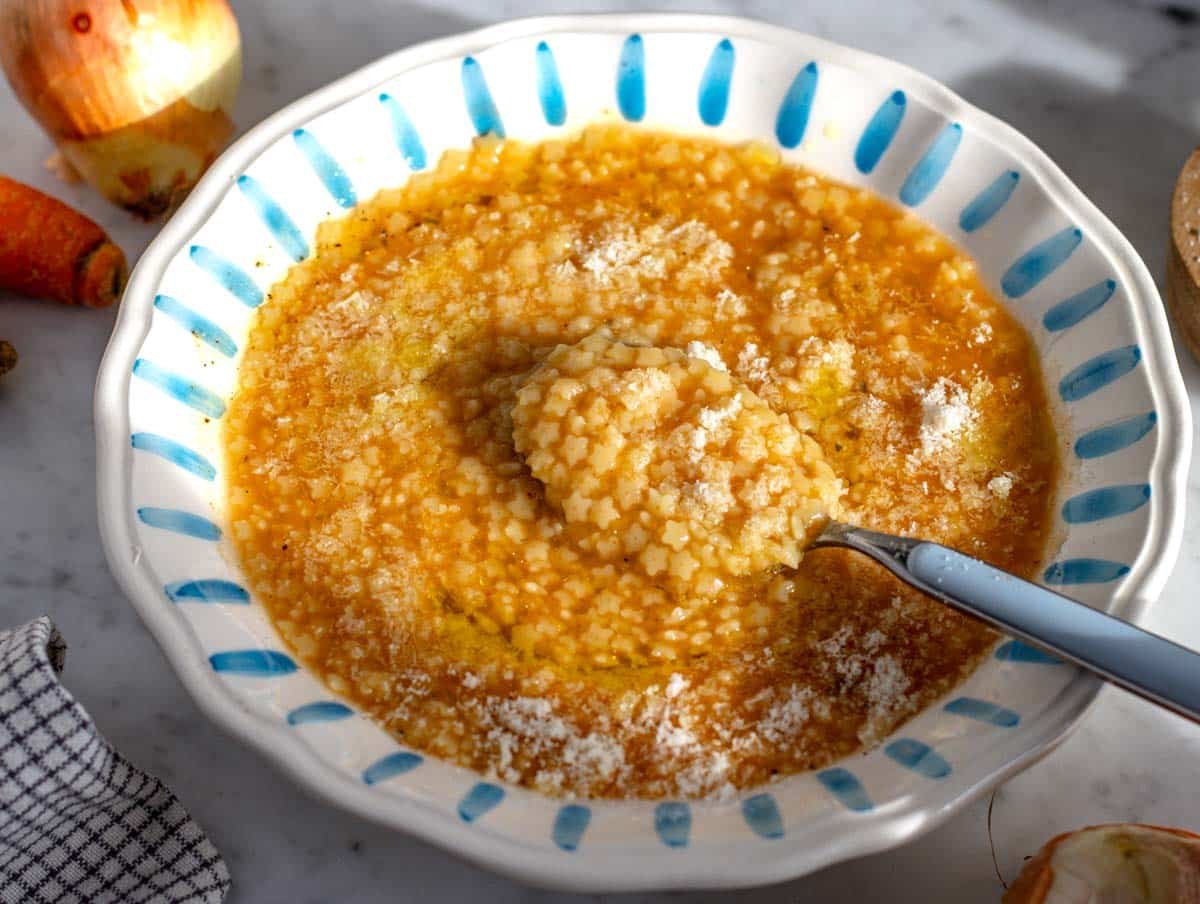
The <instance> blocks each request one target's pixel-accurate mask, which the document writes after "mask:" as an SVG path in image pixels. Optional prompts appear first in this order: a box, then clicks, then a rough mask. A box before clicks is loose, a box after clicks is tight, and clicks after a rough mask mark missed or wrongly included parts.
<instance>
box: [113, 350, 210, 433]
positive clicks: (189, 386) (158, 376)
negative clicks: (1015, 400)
mask: <svg viewBox="0 0 1200 904" xmlns="http://www.w3.org/2000/svg"><path fill="white" fill-rule="evenodd" d="M133 375H134V376H135V377H140V378H141V379H143V380H145V381H146V382H147V383H149V384H151V385H152V386H155V387H156V388H158V389H161V390H162V391H163V392H165V393H166V394H167V395H169V396H171V398H173V399H175V400H176V401H179V402H182V403H183V404H185V405H187V406H188V407H189V408H195V409H196V410H197V411H199V412H200V413H201V414H203V415H204V416H205V417H211V418H219V417H221V415H223V414H224V413H225V403H224V402H222V401H221V398H220V396H218V395H217V394H216V393H214V392H211V391H209V390H207V389H205V388H204V387H203V386H198V385H197V384H195V383H193V382H192V381H191V380H186V379H184V378H183V377H181V376H179V375H178V374H173V373H171V372H170V371H169V370H164V369H163V368H161V367H159V366H158V365H157V364H155V363H154V362H153V361H147V360H146V359H145V358H138V359H137V360H136V361H134V362H133Z"/></svg>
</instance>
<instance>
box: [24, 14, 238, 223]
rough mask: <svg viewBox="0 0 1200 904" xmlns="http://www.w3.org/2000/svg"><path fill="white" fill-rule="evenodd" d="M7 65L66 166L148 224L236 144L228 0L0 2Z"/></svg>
mask: <svg viewBox="0 0 1200 904" xmlns="http://www.w3.org/2000/svg"><path fill="white" fill-rule="evenodd" d="M0 64H2V65H3V68H4V72H5V74H6V75H7V76H8V79H9V81H10V82H11V83H12V86H13V89H14V90H15V91H16V94H17V97H18V98H20V100H21V102H22V103H23V104H24V105H25V107H26V109H27V110H29V112H30V113H31V114H32V115H33V117H34V118H35V119H36V120H37V121H38V122H39V123H40V124H41V126H42V127H43V128H44V129H45V130H46V132H47V133H49V135H50V137H51V138H52V139H53V140H54V142H55V144H56V145H57V146H58V149H59V151H60V152H61V154H62V156H63V158H65V160H66V161H67V163H69V164H70V166H71V167H72V168H74V169H75V170H76V171H77V172H78V173H79V174H80V175H81V176H82V177H83V178H84V179H86V180H87V182H88V183H90V184H91V185H92V186H93V187H95V188H96V189H97V190H98V191H99V192H100V193H101V194H103V195H104V196H105V197H107V198H109V199H110V200H112V201H114V202H115V203H117V204H119V205H121V206H122V207H125V208H126V209H128V210H130V211H133V212H134V213H136V214H138V215H139V216H142V217H145V218H152V217H155V216H158V215H160V214H162V213H164V212H166V211H168V210H170V209H172V208H173V207H174V206H175V205H176V204H177V203H178V202H179V201H180V200H181V199H182V197H183V196H184V195H185V194H186V193H187V192H188V190H189V189H190V188H191V187H192V186H193V185H194V184H195V183H196V180H197V179H199V178H200V175H201V174H202V173H203V172H204V170H205V169H206V168H207V167H208V165H209V164H210V163H212V161H213V160H214V159H215V158H216V156H217V154H219V153H220V151H221V149H222V148H223V147H224V146H225V143H226V142H227V141H228V140H229V138H230V136H231V135H232V134H233V120H232V119H231V118H230V114H231V111H232V106H233V101H234V99H235V97H236V95H237V90H238V86H239V84H240V82H241V70H242V51H241V39H240V36H239V34H238V27H237V21H236V20H235V19H234V16H233V12H232V11H231V10H230V8H229V5H228V3H226V2H225V0H69V2H63V0H0Z"/></svg>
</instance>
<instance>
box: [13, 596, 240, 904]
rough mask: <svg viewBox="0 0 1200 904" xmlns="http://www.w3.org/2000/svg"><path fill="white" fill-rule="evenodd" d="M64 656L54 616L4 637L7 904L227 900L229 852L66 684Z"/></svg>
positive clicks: (148, 902) (31, 623)
mask: <svg viewBox="0 0 1200 904" xmlns="http://www.w3.org/2000/svg"><path fill="white" fill-rule="evenodd" d="M65 652H66V644H64V643H63V640H62V638H61V637H60V636H59V634H58V631H56V630H55V629H54V626H53V625H52V624H51V623H50V619H48V618H39V619H37V620H36V621H32V622H30V623H29V624H27V625H25V626H24V627H21V628H17V629H16V630H13V631H0V901H3V902H5V904H18V902H19V904H26V902H28V904H70V902H80V904H82V902H87V904H92V902H105V901H113V902H116V901H120V902H126V901H129V902H146V904H150V902H156V904H157V902H180V901H188V902H205V904H209V902H212V904H216V902H219V901H221V900H222V899H223V898H224V897H225V894H226V892H228V891H229V870H228V869H226V867H225V863H224V862H223V861H222V860H221V855H220V854H218V853H217V850H216V848H214V847H213V846H212V843H211V842H210V841H209V840H208V839H207V838H206V837H205V836H204V832H203V831H202V830H201V829H200V827H199V826H198V825H196V823H194V822H192V819H191V817H190V816H188V814H187V811H186V810H184V809H183V806H182V805H181V804H180V803H179V801H177V800H176V799H175V797H174V796H173V795H172V794H171V792H170V791H168V790H167V789H166V787H165V786H163V784H162V783H161V782H159V781H158V780H157V779H155V778H151V777H150V776H148V775H146V774H145V773H143V772H140V771H138V770H137V769H135V768H134V767H133V766H131V765H130V764H129V763H128V762H126V761H125V759H124V758H122V757H121V755H120V754H119V753H117V752H116V751H115V750H113V749H112V747H110V746H109V745H108V742H107V741H105V740H104V738H102V737H101V736H100V735H99V733H98V732H97V731H96V726H95V725H93V724H92V720H91V718H89V717H88V714H87V713H86V712H85V711H84V709H83V707H82V706H80V705H79V704H78V703H77V702H75V699H74V698H73V697H72V696H71V695H70V694H69V693H67V691H66V690H65V689H64V688H63V686H62V685H61V684H59V683H58V672H59V671H60V670H61V669H62V664H63V655H64V653H65Z"/></svg>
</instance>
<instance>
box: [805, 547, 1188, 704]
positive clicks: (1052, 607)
mask: <svg viewBox="0 0 1200 904" xmlns="http://www.w3.org/2000/svg"><path fill="white" fill-rule="evenodd" d="M820 546H844V547H848V548H850V549H854V550H857V551H859V552H861V553H865V554H866V555H868V556H870V557H871V558H872V559H874V560H875V561H877V562H879V563H880V564H881V565H883V566H884V567H885V568H887V569H888V570H889V571H891V572H892V573H893V574H895V575H896V576H897V577H898V578H900V579H901V580H902V581H904V582H905V583H907V584H910V585H911V586H913V587H915V588H917V589H918V590H921V591H923V592H925V593H927V594H928V595H929V596H932V597H934V598H935V599H938V600H941V601H942V602H944V603H947V604H948V605H950V606H953V607H954V608H956V609H959V610H960V611H962V612H965V613H967V614H969V615H974V616H976V617H977V618H980V619H983V620H984V621H986V622H988V623H989V624H991V625H993V626H995V627H997V628H999V629H1001V630H1002V631H1005V632H1007V633H1009V634H1015V635H1016V636H1018V637H1021V638H1024V639H1025V640H1028V641H1029V642H1030V643H1033V644H1035V645H1036V646H1038V647H1041V648H1043V649H1045V650H1048V651H1050V652H1052V653H1056V654H1057V655H1059V656H1062V657H1063V658H1065V659H1069V660H1070V661H1072V662H1074V663H1077V664H1078V665H1081V666H1083V667H1084V668H1085V669H1088V670H1089V671H1092V672H1095V673H1096V674H1098V675H1100V676H1101V677H1103V678H1106V679H1108V680H1109V681H1111V682H1112V683H1113V684H1116V685H1118V686H1120V687H1123V688H1125V689H1126V690H1128V691H1132V692H1133V693H1135V694H1137V695H1139V696H1141V697H1145V698H1146V699H1148V700H1151V701H1153V702H1155V703H1158V704H1160V705H1161V706H1164V707H1166V708H1167V709H1169V710H1172V711H1173V712H1175V713H1178V714H1179V715H1181V716H1185V717H1187V718H1189V719H1192V720H1193V721H1195V722H1200V654H1198V653H1195V652H1193V651H1191V650H1189V649H1186V648H1185V647H1181V646H1179V644H1176V643H1172V642H1171V641H1169V640H1167V639H1166V638H1163V637H1159V636H1158V635H1157V634H1151V633H1150V632H1149V631H1143V630H1142V629H1141V628H1138V627H1135V626H1134V625H1131V624H1129V622H1126V621H1122V620H1121V619H1119V618H1114V617H1113V616H1111V615H1108V614H1106V613H1104V612H1101V611H1099V610H1097V609H1093V608H1091V607H1090V606H1087V605H1085V604H1084V603H1080V602H1078V601H1077V600H1073V599H1070V598H1069V597H1065V596H1063V595H1062V594H1059V593H1054V592H1053V591H1051V590H1047V589H1046V588H1045V587H1039V586H1038V585H1037V584H1032V583H1030V582H1029V581H1025V580H1022V579H1021V578H1019V577H1017V576H1016V575H1013V574H1010V573H1008V572H1007V571H1002V570H1001V569H999V568H993V567H992V566H991V565H988V564H986V563H984V562H981V561H979V560H978V559H973V558H971V557H970V556H966V555H963V554H962V553H960V552H955V551H954V550H953V549H949V548H947V547H945V546H940V545H938V544H937V543H927V542H924V541H921V540H911V539H908V538H905V537H894V536H891V535H890V534H881V533H878V532H876V531H869V530H864V529H862V528H857V527H850V526H848V525H841V524H834V525H831V526H830V527H829V528H827V529H826V530H825V532H824V533H823V534H822V535H821V536H820V537H819V538H818V539H817V541H816V542H815V543H813V547H814V548H815V547H820Z"/></svg>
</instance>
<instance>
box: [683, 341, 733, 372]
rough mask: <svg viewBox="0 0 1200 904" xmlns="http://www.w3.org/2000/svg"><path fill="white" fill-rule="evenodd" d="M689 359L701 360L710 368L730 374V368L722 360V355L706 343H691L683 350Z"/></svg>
mask: <svg viewBox="0 0 1200 904" xmlns="http://www.w3.org/2000/svg"><path fill="white" fill-rule="evenodd" d="M683 351H684V354H686V355H687V356H688V357H689V358H699V359H700V360H701V361H703V362H704V363H705V364H707V365H708V366H709V367H711V368H713V369H715V370H719V371H722V372H726V373H728V371H729V368H728V367H726V366H725V362H724V361H722V360H721V353H720V352H718V351H717V350H716V349H715V348H713V347H712V346H711V345H707V344H706V343H704V342H689V343H688V344H687V347H686V348H685V349H684V350H683Z"/></svg>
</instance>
